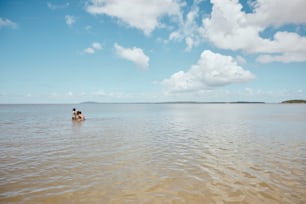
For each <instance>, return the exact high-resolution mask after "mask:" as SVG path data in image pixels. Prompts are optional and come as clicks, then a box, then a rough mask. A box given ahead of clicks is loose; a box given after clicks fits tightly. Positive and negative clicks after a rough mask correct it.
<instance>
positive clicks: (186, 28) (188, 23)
mask: <svg viewBox="0 0 306 204" xmlns="http://www.w3.org/2000/svg"><path fill="white" fill-rule="evenodd" d="M199 3H200V0H196V1H194V3H193V5H192V7H191V9H190V11H189V12H188V13H187V15H186V17H185V18H184V17H183V16H182V15H179V16H178V20H179V28H178V30H176V31H173V32H171V33H170V35H169V40H177V41H182V40H184V41H185V43H186V45H187V47H186V51H190V50H191V49H192V48H193V47H194V46H196V45H198V44H199V43H200V42H201V41H202V39H203V38H202V36H201V32H200V28H199V25H197V23H196V19H197V18H198V17H199V7H198V4H199Z"/></svg>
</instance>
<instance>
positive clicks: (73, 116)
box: [72, 108, 78, 120]
mask: <svg viewBox="0 0 306 204" xmlns="http://www.w3.org/2000/svg"><path fill="white" fill-rule="evenodd" d="M77 117H78V115H77V111H76V109H75V108H73V109H72V120H76V119H77Z"/></svg>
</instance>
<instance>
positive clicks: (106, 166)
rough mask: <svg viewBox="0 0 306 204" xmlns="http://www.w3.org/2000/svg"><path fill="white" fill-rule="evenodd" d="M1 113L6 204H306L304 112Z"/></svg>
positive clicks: (255, 108)
mask: <svg viewBox="0 0 306 204" xmlns="http://www.w3.org/2000/svg"><path fill="white" fill-rule="evenodd" d="M76 106H77V107H76V108H78V109H81V110H82V111H83V113H84V115H85V117H86V118H87V120H86V121H84V122H72V121H71V119H70V117H71V109H72V108H73V105H0V114H1V116H2V117H1V119H0V145H1V146H0V153H1V154H0V203H305V202H306V195H305V192H306V106H305V105H292V104H290V105H285V104H91V105H85V104H83V105H76Z"/></svg>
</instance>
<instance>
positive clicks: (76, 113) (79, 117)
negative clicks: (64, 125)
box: [72, 108, 85, 121]
mask: <svg viewBox="0 0 306 204" xmlns="http://www.w3.org/2000/svg"><path fill="white" fill-rule="evenodd" d="M72 120H76V121H83V120H85V117H84V115H83V114H82V112H81V111H79V110H76V109H75V108H73V109H72Z"/></svg>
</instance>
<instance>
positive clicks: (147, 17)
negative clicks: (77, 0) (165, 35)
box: [86, 0, 180, 35]
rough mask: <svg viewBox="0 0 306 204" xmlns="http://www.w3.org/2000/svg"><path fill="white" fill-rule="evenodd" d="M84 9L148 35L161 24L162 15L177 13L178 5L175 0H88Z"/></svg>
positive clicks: (178, 11)
mask: <svg viewBox="0 0 306 204" xmlns="http://www.w3.org/2000/svg"><path fill="white" fill-rule="evenodd" d="M86 11H87V12H89V13H90V14H93V15H97V14H104V15H108V16H111V17H115V18H117V19H119V20H120V21H122V22H124V23H126V24H127V25H129V26H131V27H134V28H137V29H140V30H142V31H143V32H144V33H145V34H146V35H149V34H150V33H151V32H152V31H153V30H154V29H156V28H157V27H160V26H162V24H161V22H160V19H161V18H162V17H165V16H175V15H179V14H180V5H179V3H177V1H175V0H166V1H165V0H154V1H148V0H129V1H122V0H90V1H89V2H88V3H87V5H86Z"/></svg>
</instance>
